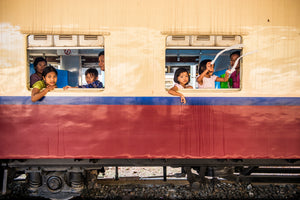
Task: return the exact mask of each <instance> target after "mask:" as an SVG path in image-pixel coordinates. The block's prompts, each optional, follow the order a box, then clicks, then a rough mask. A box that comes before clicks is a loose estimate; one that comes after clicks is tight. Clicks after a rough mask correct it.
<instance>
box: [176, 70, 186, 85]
mask: <svg viewBox="0 0 300 200" xmlns="http://www.w3.org/2000/svg"><path fill="white" fill-rule="evenodd" d="M177 80H178V82H179V83H180V85H186V84H187V83H188V82H189V75H188V73H187V72H182V73H180V74H179V76H178V77H177Z"/></svg>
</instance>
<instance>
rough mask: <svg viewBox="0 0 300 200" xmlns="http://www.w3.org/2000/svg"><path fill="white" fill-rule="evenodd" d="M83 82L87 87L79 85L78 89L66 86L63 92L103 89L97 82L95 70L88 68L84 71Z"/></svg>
mask: <svg viewBox="0 0 300 200" xmlns="http://www.w3.org/2000/svg"><path fill="white" fill-rule="evenodd" d="M85 80H86V82H87V85H79V86H78V87H71V86H69V85H67V86H65V87H64V90H66V89H68V88H103V84H102V83H101V82H100V81H99V80H98V71H97V69H95V68H89V69H88V70H86V71H85Z"/></svg>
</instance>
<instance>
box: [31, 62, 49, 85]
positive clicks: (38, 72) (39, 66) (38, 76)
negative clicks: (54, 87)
mask: <svg viewBox="0 0 300 200" xmlns="http://www.w3.org/2000/svg"><path fill="white" fill-rule="evenodd" d="M46 66H47V61H46V60H45V59H44V58H43V57H37V58H36V59H35V60H34V62H33V67H34V70H35V73H34V74H32V75H31V76H30V87H32V86H33V84H34V83H36V82H37V81H40V80H42V79H43V77H42V73H43V70H44V69H45V67H46Z"/></svg>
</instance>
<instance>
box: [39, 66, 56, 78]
mask: <svg viewBox="0 0 300 200" xmlns="http://www.w3.org/2000/svg"><path fill="white" fill-rule="evenodd" d="M50 72H55V74H56V75H57V71H56V69H55V68H54V67H52V66H48V67H45V69H44V70H43V73H42V76H43V77H46V75H47V74H48V73H50Z"/></svg>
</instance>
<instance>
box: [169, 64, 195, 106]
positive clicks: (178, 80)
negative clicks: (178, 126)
mask: <svg viewBox="0 0 300 200" xmlns="http://www.w3.org/2000/svg"><path fill="white" fill-rule="evenodd" d="M174 82H175V85H174V86H173V87H172V88H171V89H169V91H168V92H169V94H171V95H174V96H180V99H181V103H184V104H185V103H186V100H185V97H184V96H183V94H181V93H180V92H177V91H178V90H179V89H186V88H191V89H193V87H192V86H190V85H188V83H189V82H190V76H189V73H188V71H187V70H186V69H185V68H179V69H177V70H176V72H175V74H174Z"/></svg>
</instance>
